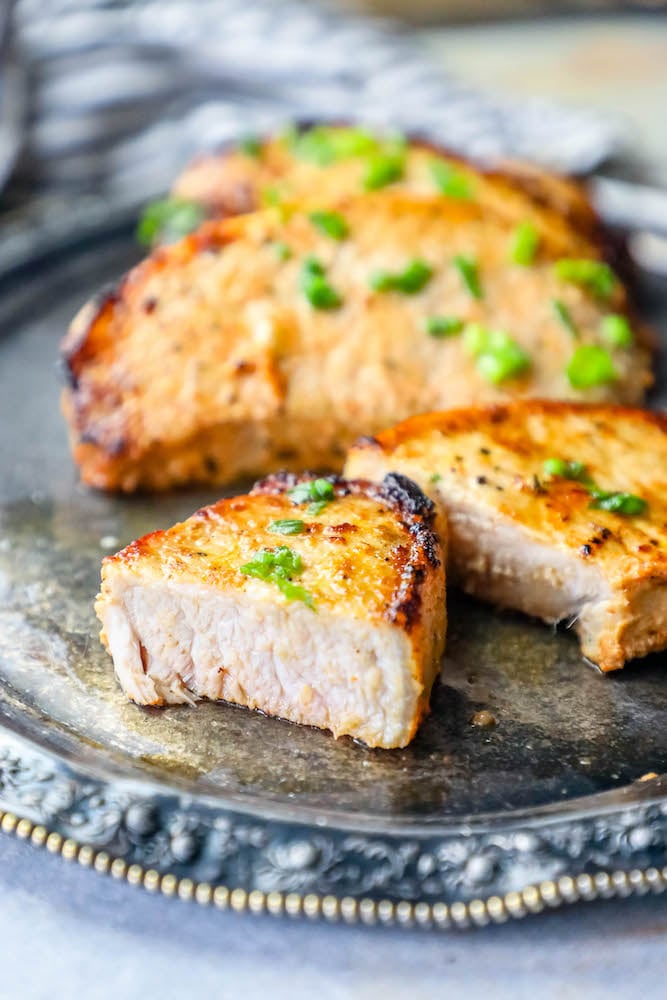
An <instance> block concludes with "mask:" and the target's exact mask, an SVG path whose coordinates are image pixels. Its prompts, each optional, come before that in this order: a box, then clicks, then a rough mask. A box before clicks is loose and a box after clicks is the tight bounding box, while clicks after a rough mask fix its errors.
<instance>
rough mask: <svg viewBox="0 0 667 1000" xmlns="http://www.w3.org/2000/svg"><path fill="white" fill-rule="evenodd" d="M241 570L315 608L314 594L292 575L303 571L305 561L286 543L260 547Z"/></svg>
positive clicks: (290, 598) (289, 597)
mask: <svg viewBox="0 0 667 1000" xmlns="http://www.w3.org/2000/svg"><path fill="white" fill-rule="evenodd" d="M240 572H241V573H243V575H244V576H253V577H255V578H256V579H258V580H265V581H266V582H267V583H272V584H274V585H275V586H276V587H278V589H279V590H280V591H281V592H282V593H283V594H284V595H285V597H286V598H287V599H288V600H290V601H303V602H304V604H307V605H308V607H309V608H312V610H313V611H314V610H315V602H314V601H313V596H312V594H310V593H309V592H308V591H307V590H304V588H303V587H299V586H297V585H296V584H294V583H292V577H293V576H299V574H300V573H302V572H303V561H302V559H301V556H300V555H299V554H298V552H295V551H294V550H293V549H290V548H288V547H287V546H286V545H279V546H278V547H277V548H275V549H260V550H259V552H256V553H255V555H254V556H253V558H252V559H251V560H250V562H247V563H245V564H244V565H243V566H241V567H240Z"/></svg>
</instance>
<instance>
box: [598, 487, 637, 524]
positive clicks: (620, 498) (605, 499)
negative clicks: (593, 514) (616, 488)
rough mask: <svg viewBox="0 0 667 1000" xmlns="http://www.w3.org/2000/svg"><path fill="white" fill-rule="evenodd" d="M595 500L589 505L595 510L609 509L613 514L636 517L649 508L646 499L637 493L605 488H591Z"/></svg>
mask: <svg viewBox="0 0 667 1000" xmlns="http://www.w3.org/2000/svg"><path fill="white" fill-rule="evenodd" d="M591 494H592V496H593V498H594V499H593V501H592V502H591V504H590V505H589V506H590V507H592V508H593V509H595V510H608V511H610V512H611V513H612V514H624V515H625V516H626V517H636V516H637V515H638V514H644V513H645V512H646V509H647V508H648V504H647V502H646V500H644V499H642V497H638V496H637V494H636V493H606V492H605V491H604V490H597V489H595V490H591Z"/></svg>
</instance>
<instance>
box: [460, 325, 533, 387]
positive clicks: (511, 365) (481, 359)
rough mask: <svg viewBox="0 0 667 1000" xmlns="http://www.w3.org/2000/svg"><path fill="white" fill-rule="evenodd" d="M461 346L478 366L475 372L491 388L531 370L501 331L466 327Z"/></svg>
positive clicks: (521, 351)
mask: <svg viewBox="0 0 667 1000" xmlns="http://www.w3.org/2000/svg"><path fill="white" fill-rule="evenodd" d="M463 346H464V347H465V349H466V351H467V352H468V354H471V355H472V357H473V358H475V360H476V362H477V370H478V371H479V373H480V374H481V375H483V376H484V378H485V379H487V381H489V382H493V383H494V384H498V383H499V382H505V381H506V380H507V379H510V378H515V377H516V376H517V375H521V374H523V373H524V372H525V371H526V370H527V369H528V368H530V364H531V361H530V357H529V355H528V354H526V352H525V351H524V349H523V348H522V347H521V346H520V344H518V343H517V342H516V340H514V338H513V337H510V335H509V334H508V333H506V332H505V331H504V330H487V329H486V328H485V327H483V326H481V325H480V324H479V323H469V324H468V326H466V328H465V330H464V331H463Z"/></svg>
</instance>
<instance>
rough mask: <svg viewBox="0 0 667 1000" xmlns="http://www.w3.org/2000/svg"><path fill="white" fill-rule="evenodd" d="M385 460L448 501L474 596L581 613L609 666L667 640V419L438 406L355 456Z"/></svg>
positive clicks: (584, 631)
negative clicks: (443, 409) (443, 408)
mask: <svg viewBox="0 0 667 1000" xmlns="http://www.w3.org/2000/svg"><path fill="white" fill-rule="evenodd" d="M389 470H395V471H397V472H400V473H402V474H403V475H406V476H410V477H411V478H412V479H414V480H415V482H417V483H419V484H420V485H421V486H422V487H423V488H424V489H425V490H426V491H427V492H428V493H429V494H430V495H431V496H432V497H433V499H435V500H436V501H437V502H438V503H440V504H441V505H442V506H443V508H444V510H445V511H446V513H447V517H448V521H449V534H450V543H449V575H450V579H451V580H453V581H454V582H456V583H458V584H459V585H460V586H461V587H462V588H463V589H464V590H466V591H467V592H468V593H471V594H474V595H476V596H478V597H481V598H483V599H485V600H488V601H492V602H493V603H494V604H497V605H500V606H502V607H506V608H516V609H518V610H520V611H524V612H527V613H528V614H531V615H536V616H537V617H539V618H542V619H544V620H545V621H547V622H559V621H567V622H570V623H572V624H573V626H574V628H575V630H576V632H577V634H578V636H579V638H580V641H581V646H582V650H583V653H584V655H585V656H586V657H588V659H590V660H592V661H593V662H594V663H596V664H598V666H599V667H600V668H601V669H602V670H605V671H607V670H616V669H618V668H619V667H622V666H623V665H624V663H625V661H626V660H629V659H632V658H633V657H638V656H644V655H645V654H647V653H650V652H654V651H656V650H661V649H665V647H667V417H666V416H664V415H660V414H656V413H649V412H646V411H643V410H632V409H624V408H621V407H612V406H592V405H591V406H585V405H575V404H572V403H557V402H542V401H539V400H533V401H521V402H515V403H512V404H509V405H501V406H494V407H489V408H470V409H460V410H453V411H449V412H444V413H432V414H427V415H423V416H419V417H414V418H412V419H411V420H407V421H405V423H402V424H400V425H399V426H398V427H395V428H393V429H392V430H388V431H386V432H384V433H382V434H379V435H378V436H377V437H376V438H372V439H366V440H363V441H361V442H359V444H358V445H357V446H356V447H355V448H353V449H352V451H351V452H350V455H349V457H348V461H347V465H346V474H347V475H349V476H363V477H366V478H371V479H373V478H377V479H380V478H381V477H382V476H384V475H385V474H386V473H387V472H388V471H389Z"/></svg>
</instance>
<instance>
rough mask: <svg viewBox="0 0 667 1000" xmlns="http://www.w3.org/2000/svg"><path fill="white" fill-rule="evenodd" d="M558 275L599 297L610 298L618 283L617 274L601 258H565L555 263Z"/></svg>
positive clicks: (563, 279)
mask: <svg viewBox="0 0 667 1000" xmlns="http://www.w3.org/2000/svg"><path fill="white" fill-rule="evenodd" d="M554 271H555V274H556V277H557V278H559V279H560V280H561V281H567V282H570V284H573V285H580V286H581V287H583V288H586V289H587V290H588V291H590V292H592V293H593V294H594V295H596V296H597V297H598V298H599V299H608V298H609V296H610V295H611V293H612V292H613V290H614V287H615V285H616V275H615V274H614V272H613V271H612V269H611V268H610V267H609V265H608V264H604V263H603V262H602V261H599V260H578V259H573V258H569V257H566V258H563V259H562V260H557V261H556V263H555V264H554Z"/></svg>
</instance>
